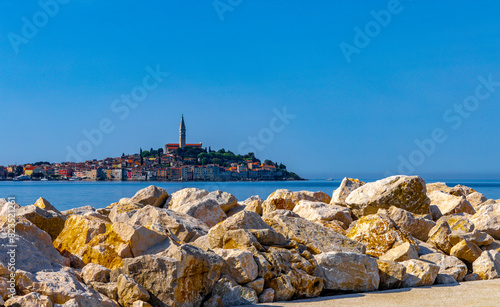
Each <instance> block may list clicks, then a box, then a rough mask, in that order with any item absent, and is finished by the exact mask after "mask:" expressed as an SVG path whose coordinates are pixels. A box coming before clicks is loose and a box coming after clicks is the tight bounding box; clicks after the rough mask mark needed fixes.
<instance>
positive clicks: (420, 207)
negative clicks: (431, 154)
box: [345, 176, 430, 218]
mask: <svg viewBox="0 0 500 307" xmlns="http://www.w3.org/2000/svg"><path fill="white" fill-rule="evenodd" d="M425 193H426V188H425V182H424V180H423V179H422V178H420V177H418V176H392V177H388V178H385V179H382V180H378V181H375V182H370V183H367V184H365V185H363V186H361V187H359V188H357V189H356V190H354V191H352V192H351V194H349V196H348V197H347V199H346V200H345V202H346V204H347V207H349V208H350V209H351V211H352V213H353V214H354V215H355V216H356V217H358V218H360V217H362V216H365V215H369V214H374V213H377V211H378V209H380V208H384V209H388V208H389V207H391V206H395V207H398V208H401V209H405V210H406V211H410V212H412V213H416V214H428V213H429V202H430V201H429V198H428V197H427V195H426V194H425Z"/></svg>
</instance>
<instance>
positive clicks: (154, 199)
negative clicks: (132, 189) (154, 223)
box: [130, 185, 168, 207]
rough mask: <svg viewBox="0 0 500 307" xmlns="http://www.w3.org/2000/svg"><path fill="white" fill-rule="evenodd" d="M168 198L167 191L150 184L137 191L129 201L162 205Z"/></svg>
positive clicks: (154, 205)
mask: <svg viewBox="0 0 500 307" xmlns="http://www.w3.org/2000/svg"><path fill="white" fill-rule="evenodd" d="M167 199H168V193H167V191H165V190H164V189H162V188H159V187H155V186H154V185H150V186H149V187H147V188H144V189H142V190H139V191H137V193H135V195H134V196H133V197H132V198H131V199H130V202H131V203H136V204H141V205H143V206H147V205H150V206H153V207H163V206H164V205H165V202H166V201H167Z"/></svg>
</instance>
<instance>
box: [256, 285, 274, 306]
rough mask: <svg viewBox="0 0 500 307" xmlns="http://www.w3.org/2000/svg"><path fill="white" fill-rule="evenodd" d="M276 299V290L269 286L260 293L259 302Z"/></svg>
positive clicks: (269, 301)
mask: <svg viewBox="0 0 500 307" xmlns="http://www.w3.org/2000/svg"><path fill="white" fill-rule="evenodd" d="M273 301H274V290H273V289H271V288H267V289H265V290H264V291H262V293H261V294H260V295H259V303H272V302H273Z"/></svg>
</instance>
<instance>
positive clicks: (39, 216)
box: [17, 204, 66, 239]
mask: <svg viewBox="0 0 500 307" xmlns="http://www.w3.org/2000/svg"><path fill="white" fill-rule="evenodd" d="M48 205H50V204H48ZM48 205H46V207H48V208H50V207H51V206H50V207H49V206H48ZM39 206H41V204H39ZM54 209H55V208H54ZM56 210H57V209H56ZM17 215H18V216H22V217H24V218H26V219H27V220H29V221H30V222H32V223H33V224H34V225H36V226H37V227H38V228H40V229H41V230H43V231H45V232H47V233H48V234H49V235H50V237H51V238H52V239H55V238H57V236H58V235H59V233H61V231H62V230H63V228H64V222H65V220H66V218H65V217H64V216H63V215H62V214H61V212H59V211H52V210H48V209H42V208H40V207H38V206H35V205H30V206H26V207H22V208H21V209H19V210H18V212H17Z"/></svg>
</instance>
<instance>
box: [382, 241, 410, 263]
mask: <svg viewBox="0 0 500 307" xmlns="http://www.w3.org/2000/svg"><path fill="white" fill-rule="evenodd" d="M379 259H380V260H391V261H395V262H403V261H406V260H410V259H418V252H417V250H416V249H415V247H414V245H411V244H410V243H409V242H405V243H403V244H401V245H398V246H396V247H393V248H392V249H390V250H388V251H387V252H386V253H385V254H383V255H382V256H380V257H379Z"/></svg>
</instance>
